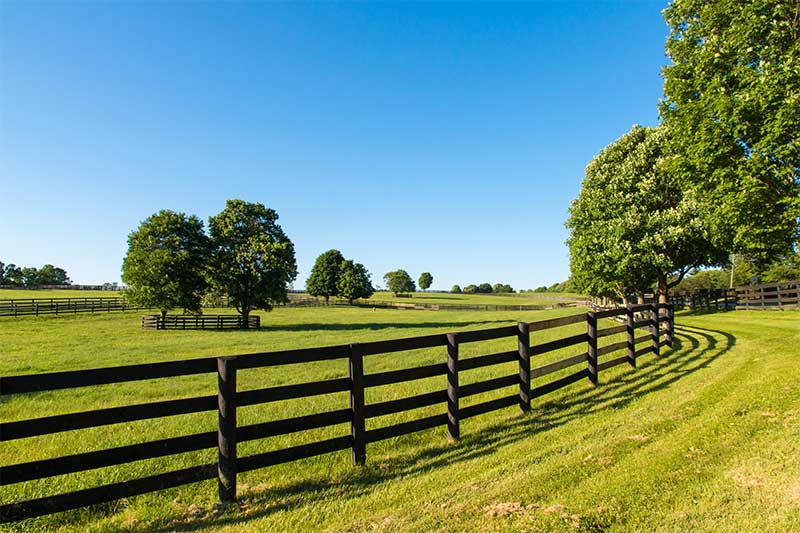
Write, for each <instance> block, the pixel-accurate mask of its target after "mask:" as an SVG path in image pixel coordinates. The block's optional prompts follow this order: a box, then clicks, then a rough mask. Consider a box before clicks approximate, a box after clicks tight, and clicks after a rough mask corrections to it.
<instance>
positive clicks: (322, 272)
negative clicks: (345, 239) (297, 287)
mask: <svg viewBox="0 0 800 533" xmlns="http://www.w3.org/2000/svg"><path fill="white" fill-rule="evenodd" d="M343 262H344V257H343V256H342V252H340V251H339V250H328V251H327V252H323V253H321V254H320V255H319V257H317V260H316V261H315V262H314V267H313V268H312V269H311V275H310V276H308V280H306V291H308V294H310V295H311V296H324V297H325V301H326V302H327V301H328V300H329V299H330V297H331V296H336V295H337V294H339V289H338V283H339V276H340V275H341V266H342V263H343Z"/></svg>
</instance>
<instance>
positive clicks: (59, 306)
mask: <svg viewBox="0 0 800 533" xmlns="http://www.w3.org/2000/svg"><path fill="white" fill-rule="evenodd" d="M135 309H139V307H135V306H130V305H128V304H127V303H126V302H125V300H124V299H123V298H119V297H113V298H102V297H98V298H27V299H24V300H23V299H13V300H0V316H13V317H18V316H39V315H58V314H66V313H73V314H74V313H94V312H95V311H97V312H101V311H105V312H111V311H127V310H135Z"/></svg>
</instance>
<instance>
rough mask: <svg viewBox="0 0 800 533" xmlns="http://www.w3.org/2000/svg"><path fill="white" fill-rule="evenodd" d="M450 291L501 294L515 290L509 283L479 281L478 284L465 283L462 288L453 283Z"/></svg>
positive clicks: (455, 292) (456, 292)
mask: <svg viewBox="0 0 800 533" xmlns="http://www.w3.org/2000/svg"><path fill="white" fill-rule="evenodd" d="M450 292H451V293H454V294H460V293H462V292H463V293H466V294H503V293H512V292H515V291H514V288H513V287H512V286H511V285H508V284H506V283H495V284H494V285H489V284H488V283H481V284H480V285H467V286H466V287H464V289H463V290H462V289H461V287H459V286H458V285H453V288H452V289H450Z"/></svg>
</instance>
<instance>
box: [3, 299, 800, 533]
mask: <svg viewBox="0 0 800 533" xmlns="http://www.w3.org/2000/svg"><path fill="white" fill-rule="evenodd" d="M574 312H575V310H558V311H545V312H527V313H494V312H482V313H480V312H471V313H469V312H442V311H440V312H431V311H393V310H376V311H372V310H360V309H324V308H323V309H319V308H315V309H280V310H276V311H275V312H274V313H272V314H270V315H268V316H266V317H264V323H265V324H266V325H267V328H266V329H265V330H264V331H260V332H163V331H158V332H156V331H142V330H141V329H139V328H138V324H137V321H136V315H134V314H133V313H130V314H125V315H123V314H112V315H97V316H94V317H86V316H84V317H81V316H77V317H75V316H70V317H47V318H41V317H40V318H33V319H25V320H17V321H13V320H5V321H3V322H2V324H0V346H2V349H1V350H2V351H0V374H2V375H9V374H17V373H29V372H39V371H46V370H65V369H74V368H87V367H92V366H108V365H112V364H129V363H133V362H144V361H155V360H165V359H173V358H185V357H189V356H202V355H211V354H213V355H218V354H231V353H243V352H251V351H259V350H277V349H281V348H286V347H289V346H315V345H321V344H335V343H341V342H352V341H358V340H367V339H369V340H376V339H380V338H397V337H403V336H413V335H417V334H423V333H430V332H434V331H452V330H462V329H474V328H477V327H481V326H484V327H485V326H486V325H500V324H502V323H507V322H513V321H516V320H517V319H520V320H537V319H540V318H543V317H547V316H555V315H556V314H570V313H574ZM677 323H678V329H677V332H676V333H677V335H676V343H675V348H674V350H672V351H670V350H665V351H664V352H663V355H664V357H662V359H655V358H653V356H652V355H647V356H645V357H643V358H642V359H641V360H640V362H639V368H637V369H635V370H634V369H628V368H625V367H617V368H616V369H612V370H609V371H605V372H603V373H601V375H600V386H599V387H597V388H592V387H590V386H589V385H588V384H586V383H578V384H575V385H573V386H571V387H570V388H567V389H564V390H562V391H559V392H557V393H554V394H551V395H549V396H546V397H544V398H542V399H539V400H536V401H534V404H533V411H532V412H531V413H530V414H529V415H521V414H519V412H518V410H517V409H516V408H508V409H505V410H502V411H498V412H496V413H494V414H489V415H485V416H482V417H477V418H475V419H470V420H468V421H465V422H464V423H463V425H462V440H461V441H460V442H459V443H455V444H448V443H447V441H446V438H445V436H444V429H443V428H437V429H432V430H428V431H425V432H422V433H418V434H414V435H408V436H405V437H400V438H396V439H391V440H387V441H383V442H380V443H375V444H371V445H369V446H368V448H367V465H366V466H364V467H359V468H356V467H352V466H350V464H349V456H348V454H347V453H346V452H337V453H333V454H330V455H327V456H321V457H318V458H315V459H310V460H305V461H299V462H296V463H290V464H288V465H282V466H280V467H273V468H267V469H262V470H257V471H253V472H249V473H246V474H242V475H241V476H240V494H241V497H240V502H239V503H238V504H237V505H236V506H234V507H231V508H227V509H222V508H219V507H217V506H216V499H215V484H214V483H211V482H208V483H199V484H195V485H190V486H187V487H182V488H179V489H173V490H167V491H162V492H158V493H153V494H149V495H146V496H142V497H137V498H132V499H129V500H127V501H122V502H118V503H115V504H111V505H108V506H102V507H101V508H99V509H92V510H82V511H76V512H70V513H62V514H60V515H55V516H52V517H44V518H41V519H37V520H31V521H28V522H25V523H21V524H16V525H11V526H9V527H8V528H9V529H18V530H26V531H36V530H41V531H46V530H53V529H57V528H58V529H60V530H64V531H107V530H129V531H152V530H164V531H167V530H169V531H172V530H186V531H196V530H220V531H320V530H328V531H364V530H370V531H371V530H379V531H409V530H410V531H428V530H440V531H472V530H482V531H553V530H555V531H576V530H577V531H605V530H609V531H631V530H639V531H654V530H655V531H659V530H660V531H676V530H677V531H698V530H699V531H742V530H748V531H754V530H755V531H792V530H798V529H799V528H800V481H798V480H800V459H798V457H800V379H798V378H799V377H800V369H798V363H800V352H798V350H797V346H798V341H800V314H798V313H796V312H786V313H772V312H735V313H728V314H714V315H685V314H683V315H679V316H678V319H677ZM576 327H577V326H576ZM542 340H546V339H543V338H540V339H537V340H535V341H533V342H541V341H542ZM500 342H503V340H500V341H491V342H488V343H485V344H484V345H482V346H479V347H478V346H476V347H475V348H474V350H477V351H475V353H490V352H489V350H495V349H508V348H502V347H500V346H499V345H495V344H493V343H500ZM465 355H469V354H468V353H466V354H465ZM564 355H570V354H568V353H566V352H564V353H562V354H554V355H553V356H552V357H553V358H558V357H563V356H564ZM376 357H381V356H376ZM441 358H442V354H441V353H439V352H437V351H436V350H417V351H414V352H407V353H400V354H395V355H393V356H386V357H385V358H381V360H376V361H374V362H372V364H373V366H372V367H371V368H367V369H366V371H367V372H368V373H369V372H374V371H379V370H384V369H392V368H397V367H406V366H415V365H418V364H424V363H425V362H435V361H440V360H441ZM368 361H369V360H368ZM542 362H547V361H538V360H537V361H536V362H535V363H536V364H541V363H542ZM326 365H331V363H326V364H325V365H323V364H320V365H319V366H318V367H317V368H314V369H312V370H311V371H312V372H314V374H315V376H316V377H318V378H319V379H323V378H326V377H334V376H338V375H341V374H343V373H346V369H344V368H338V366H337V367H334V366H326ZM340 366H343V365H340ZM513 367H514V365H513V363H512V364H510V366H508V367H506V368H501V369H494V370H486V371H485V373H483V374H481V375H476V376H474V378H472V377H471V378H470V379H475V380H476V381H477V380H482V379H487V378H489V377H492V376H493V375H495V374H490V372H500V374H497V375H502V374H503V373H508V372H509V371H513ZM303 369H304V371H308V367H307V366H303ZM296 371H297V369H295V370H294V373H293V371H292V369H291V368H290V367H287V369H286V370H285V371H282V372H281V373H280V375H276V373H275V371H274V370H273V372H272V373H266V372H255V373H254V374H253V375H251V376H249V377H244V376H245V374H244V373H242V376H241V377H243V381H242V387H243V388H253V387H256V386H267V385H270V384H274V383H285V382H298V381H302V380H306V379H308V376H298V375H296ZM475 372H478V371H475ZM208 381H209V379H208V378H200V377H189V378H181V379H178V380H156V381H154V382H152V383H153V384H154V385H155V386H150V387H144V386H143V384H141V383H140V384H136V385H135V386H133V384H132V385H131V386H127V385H124V384H123V385H115V386H107V387H97V388H96V390H95V389H93V390H91V391H90V390H89V389H84V390H83V391H81V390H80V389H79V390H77V392H76V391H64V392H60V393H59V392H53V393H42V394H33V395H27V396H25V397H22V398H12V399H11V400H6V401H4V402H3V403H2V404H0V415H1V416H2V419H3V420H15V419H22V418H28V417H31V416H44V415H46V414H54V413H62V412H70V411H74V410H78V409H84V408H89V407H90V406H94V405H97V403H98V402H99V403H101V404H103V405H105V406H111V405H121V404H126V403H133V402H135V401H151V400H155V399H160V398H171V397H180V396H181V395H187V394H202V393H204V392H203V391H205V390H209V391H213V385H214V384H213V383H208ZM414 383H415V384H414V385H408V388H405V389H402V390H394V389H392V390H391V391H389V390H385V391H384V390H378V391H376V393H375V396H374V397H368V398H367V401H368V403H371V402H374V401H379V400H380V399H384V398H386V397H402V396H406V395H411V394H414V393H418V392H424V391H425V390H432V389H430V388H427V389H426V388H425V387H433V388H441V383H422V384H416V382H414ZM395 387H397V386H395ZM414 387H422V388H423V389H420V390H418V389H415V388H414ZM379 389H382V388H379ZM334 396H335V395H331V397H320V400H319V402H323V403H317V404H314V405H302V406H301V405H295V404H292V403H291V402H284V403H283V404H281V406H280V407H279V408H278V407H276V406H274V405H267V406H258V407H253V408H249V410H248V409H243V410H242V412H241V416H242V417H243V418H244V419H245V420H246V421H254V420H263V419H277V418H282V417H285V416H292V415H294V414H299V413H301V412H304V411H303V409H306V410H308V409H311V410H314V409H327V408H329V407H330V405H333V404H334V403H336V405H339V403H342V402H343V403H342V405H344V404H346V401H347V400H346V397H334ZM485 399H489V397H488V396H485V397H480V398H476V401H483V400H485ZM337 402H338V403H337ZM276 409H278V411H277V412H276ZM426 409H429V408H426ZM430 409H433V411H430V410H428V411H426V410H425V409H420V410H418V411H416V412H412V413H411V414H410V415H409V416H411V417H420V416H425V415H426V414H432V413H433V412H438V411H436V408H435V407H433V408H430ZM392 416H400V415H392ZM208 418H210V417H208V416H201V415H187V416H180V417H172V419H170V420H166V421H165V422H164V423H161V422H159V424H158V425H157V426H155V427H154V424H153V422H145V423H131V424H120V425H118V426H107V427H106V428H98V430H96V431H95V430H89V431H82V432H81V434H88V436H87V438H86V439H85V440H82V441H80V442H76V440H75V439H74V438H72V439H70V438H69V437H70V435H69V434H61V435H56V436H49V437H42V438H33V439H27V440H26V441H12V442H4V443H2V446H0V460H1V461H2V464H10V463H14V462H21V461H26V460H33V459H38V458H43V457H48V456H54V455H58V454H61V453H75V452H77V451H85V450H88V449H92V448H97V447H102V446H107V445H109V444H116V443H131V442H138V441H142V440H145V439H144V438H143V437H142V432H143V431H145V430H146V431H147V432H148V433H147V434H148V437H147V440H149V439H150V438H158V437H162V436H170V435H172V434H180V432H183V433H186V432H187V428H191V430H192V431H194V430H197V431H202V430H207V429H213V427H214V422H215V420H211V421H209V420H208ZM387 418H388V417H387ZM179 419H180V420H179ZM396 420H397V419H393V421H396ZM376 423H380V421H376ZM120 426H121V427H120ZM346 431H347V428H346V427H343V426H340V427H337V428H330V429H326V430H315V432H314V434H313V435H311V436H307V435H294V436H286V437H281V438H275V439H269V440H268V442H261V441H257V442H254V443H248V446H249V447H246V448H245V449H244V450H241V451H240V453H241V454H247V453H251V452H257V451H261V450H262V449H271V448H275V447H280V446H285V445H290V444H297V443H299V442H303V439H305V438H314V439H316V438H325V437H326V436H334V435H338V434H342V433H346ZM175 432H177V433H175ZM330 432H332V433H330ZM212 452H213V453H212ZM214 455H215V452H214V451H213V450H211V451H209V452H197V454H196V455H193V454H184V456H180V457H171V458H164V459H157V460H150V461H144V462H141V464H140V463H134V464H132V465H126V466H123V467H115V468H110V469H102V470H99V471H94V472H90V473H83V474H78V475H74V476H62V478H63V479H61V478H56V480H48V481H47V482H41V483H37V482H30V483H24V484H20V485H14V486H10V487H3V489H2V491H1V492H0V493H1V494H2V501H3V502H8V501H12V500H17V499H22V498H23V497H34V496H41V495H45V494H52V493H55V492H60V491H64V490H72V489H75V488H79V487H81V486H91V485H92V484H96V483H100V482H109V481H116V480H120V479H127V478H130V477H135V476H138V475H143V474H144V473H148V472H149V470H148V468H161V469H167V468H179V467H181V466H184V465H189V464H192V462H193V461H194V462H196V461H197V460H198V458H200V457H201V456H202V460H209V459H210V460H213V457H214Z"/></svg>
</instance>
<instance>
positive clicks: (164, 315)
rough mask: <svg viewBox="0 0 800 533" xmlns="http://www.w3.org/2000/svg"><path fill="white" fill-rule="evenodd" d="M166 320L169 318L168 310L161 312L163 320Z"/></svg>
mask: <svg viewBox="0 0 800 533" xmlns="http://www.w3.org/2000/svg"><path fill="white" fill-rule="evenodd" d="M165 318H167V310H166V309H162V310H161V319H162V320H163V319H165Z"/></svg>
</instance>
